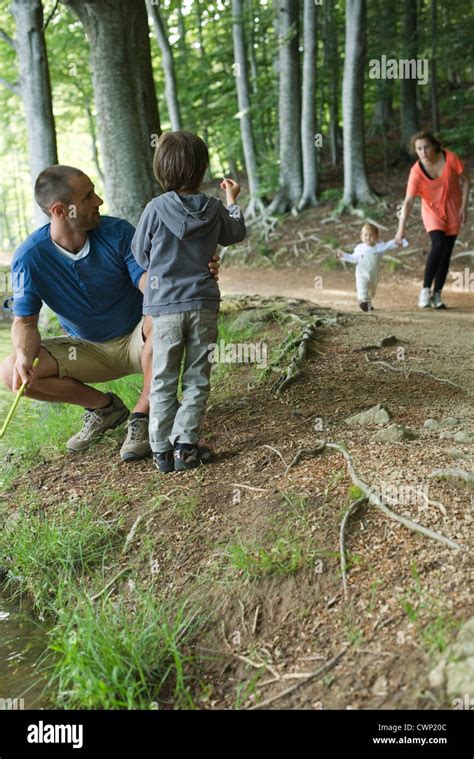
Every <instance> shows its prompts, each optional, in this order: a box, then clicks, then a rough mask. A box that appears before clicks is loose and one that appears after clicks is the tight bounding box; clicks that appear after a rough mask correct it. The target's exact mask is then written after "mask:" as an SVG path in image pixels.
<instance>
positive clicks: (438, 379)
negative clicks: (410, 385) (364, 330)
mask: <svg viewBox="0 0 474 759" xmlns="http://www.w3.org/2000/svg"><path fill="white" fill-rule="evenodd" d="M365 360H366V361H367V363H368V364H377V365H378V366H382V367H383V368H384V369H390V370H391V371H392V372H401V374H404V375H405V376H406V377H408V375H409V374H423V375H424V376H426V377H429V378H430V379H432V380H435V382H442V383H443V384H444V385H451V386H452V387H456V388H457V389H458V390H464V389H465V388H463V387H462V385H458V384H456V382H452V381H451V380H449V379H444V378H443V377H436V376H435V375H434V374H431V372H425V371H423V369H410V368H407V369H402V368H400V369H399V368H398V367H396V366H392V365H391V364H389V363H387V361H371V360H370V359H369V357H368V356H367V355H366V356H365Z"/></svg>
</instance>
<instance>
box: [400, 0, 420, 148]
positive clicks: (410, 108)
mask: <svg viewBox="0 0 474 759" xmlns="http://www.w3.org/2000/svg"><path fill="white" fill-rule="evenodd" d="M403 37H404V39H403V43H404V44H403V58H407V59H409V60H412V59H413V60H416V56H417V49H418V29H417V10H416V0H405V2H404V17H403ZM417 87H418V83H417V80H416V79H401V80H400V119H401V135H400V148H401V150H402V152H403V153H405V154H408V145H409V143H410V139H411V138H412V136H413V135H414V134H415V132H416V131H417V130H418V106H417Z"/></svg>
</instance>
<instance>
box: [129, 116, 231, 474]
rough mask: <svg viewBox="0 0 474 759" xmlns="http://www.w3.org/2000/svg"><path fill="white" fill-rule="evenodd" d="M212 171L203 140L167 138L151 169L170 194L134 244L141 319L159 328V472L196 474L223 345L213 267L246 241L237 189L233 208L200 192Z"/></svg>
mask: <svg viewBox="0 0 474 759" xmlns="http://www.w3.org/2000/svg"><path fill="white" fill-rule="evenodd" d="M208 165H209V153H208V149H207V146H206V144H205V143H204V142H203V141H202V140H201V139H200V137H198V136H197V135H194V134H191V133H190V132H184V131H179V132H167V133H166V134H163V135H162V136H161V137H160V139H159V141H158V144H157V146H156V150H155V156H154V159H153V169H154V172H155V176H156V178H157V179H158V181H159V183H160V185H161V187H162V188H163V190H164V193H163V194H162V195H159V196H158V197H157V198H153V200H152V201H151V202H150V203H148V205H147V206H146V208H145V210H144V211H143V214H142V217H141V219H140V221H139V223H138V226H137V229H136V232H135V235H134V237H133V240H132V252H133V255H134V256H135V259H136V260H137V263H138V264H139V265H140V266H141V267H142V268H143V269H146V270H147V272H148V276H147V282H146V290H145V296H144V302H143V313H144V314H150V315H151V316H152V323H153V378H152V384H151V391H150V425H149V429H150V445H151V449H152V451H153V459H154V462H155V465H156V466H157V468H158V469H159V470H160V472H172V471H179V470H184V469H193V468H194V467H196V466H199V464H200V462H201V457H200V452H199V448H198V446H197V442H198V440H199V430H200V426H201V421H202V418H203V416H204V412H205V408H206V402H207V399H208V397H209V390H210V383H209V378H210V373H211V362H210V361H209V351H210V348H209V345H210V344H211V343H215V342H216V339H217V318H218V312H219V302H220V292H219V287H218V285H217V282H216V281H215V279H214V277H213V276H212V275H211V273H210V272H209V269H208V262H209V260H210V258H211V256H212V255H214V253H215V250H216V247H217V245H224V246H226V245H231V244H232V243H236V242H240V241H241V240H243V239H244V237H245V235H246V229H245V222H244V219H243V216H242V212H241V210H240V208H239V206H237V205H236V202H235V201H236V199H237V196H238V194H239V192H240V187H239V185H238V184H237V182H234V181H233V180H232V179H224V181H223V182H221V188H222V189H223V190H225V193H226V199H227V208H226V207H225V206H224V204H223V203H222V202H221V201H220V200H217V199H216V198H209V197H207V196H206V195H204V193H202V192H199V188H200V186H201V183H202V180H203V177H204V173H205V171H206V168H207V166H208ZM183 356H184V367H183V375H182V392H183V394H182V399H181V404H179V403H178V399H177V390H178V379H179V373H180V367H181V361H182V359H183Z"/></svg>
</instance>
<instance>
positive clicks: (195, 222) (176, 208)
mask: <svg viewBox="0 0 474 759" xmlns="http://www.w3.org/2000/svg"><path fill="white" fill-rule="evenodd" d="M245 235H246V229H245V222H244V218H243V216H242V213H241V211H240V208H239V207H238V206H237V205H231V206H229V207H228V208H226V206H224V204H223V203H222V202H221V201H220V200H217V198H208V197H207V196H206V195H204V194H203V193H199V194H197V195H178V194H177V193H176V192H165V193H164V194H163V195H159V196H158V197H157V198H153V200H152V201H151V202H150V203H148V205H147V206H146V208H145V210H144V211H143V214H142V216H141V219H140V221H139V223H138V226H137V229H136V232H135V235H134V237H133V240H132V253H133V255H134V256H135V259H136V261H137V263H138V264H139V265H140V266H141V267H142V268H143V269H145V270H146V271H148V277H147V283H146V289H145V297H144V301H143V313H144V314H150V315H151V316H160V315H162V314H174V313H177V312H179V311H193V310H195V309H207V310H211V311H218V310H219V301H220V292H219V287H218V285H217V282H216V281H215V279H214V277H213V276H212V274H211V273H210V271H209V268H208V264H209V261H210V260H211V258H212V256H213V255H214V254H215V252H216V247H217V245H224V246H226V245H232V243H236V242H240V241H241V240H243V239H244V237H245Z"/></svg>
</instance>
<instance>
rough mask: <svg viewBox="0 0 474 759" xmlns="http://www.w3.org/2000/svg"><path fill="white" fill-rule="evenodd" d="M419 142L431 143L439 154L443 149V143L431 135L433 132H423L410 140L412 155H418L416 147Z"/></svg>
mask: <svg viewBox="0 0 474 759" xmlns="http://www.w3.org/2000/svg"><path fill="white" fill-rule="evenodd" d="M417 140H428V142H430V143H431V144H432V145H433V147H434V149H435V151H436V152H437V153H439V151H440V150H441V149H442V147H443V146H442V144H441V141H440V140H438V139H437V138H436V137H435V136H434V135H433V134H431V132H426V131H421V132H417V133H416V134H414V135H413V137H412V138H411V140H410V148H411V151H412V153H416V148H415V145H416V142H417Z"/></svg>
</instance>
